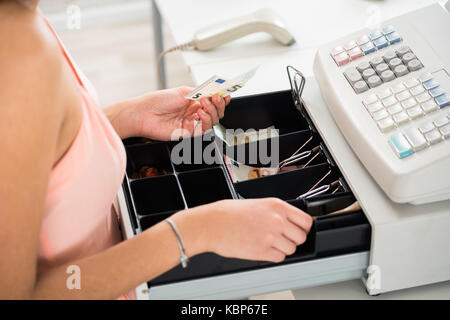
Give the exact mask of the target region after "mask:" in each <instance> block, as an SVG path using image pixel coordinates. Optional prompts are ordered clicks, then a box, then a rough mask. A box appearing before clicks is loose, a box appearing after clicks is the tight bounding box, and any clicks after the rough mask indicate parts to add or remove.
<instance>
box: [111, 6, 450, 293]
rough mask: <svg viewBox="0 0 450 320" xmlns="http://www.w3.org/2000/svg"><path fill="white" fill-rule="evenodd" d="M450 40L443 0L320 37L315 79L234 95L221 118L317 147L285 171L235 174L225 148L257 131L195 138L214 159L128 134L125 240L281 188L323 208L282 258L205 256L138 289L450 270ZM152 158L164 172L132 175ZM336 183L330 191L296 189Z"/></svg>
mask: <svg viewBox="0 0 450 320" xmlns="http://www.w3.org/2000/svg"><path fill="white" fill-rule="evenodd" d="M449 39H450V14H449V12H448V11H447V10H446V9H445V8H443V7H442V6H441V5H439V4H434V5H431V6H428V7H425V8H422V9H419V10H416V11H413V12H410V13H407V14H405V15H402V16H399V17H396V18H394V19H391V20H388V21H384V22H383V23H381V24H380V26H379V27H377V28H374V29H363V30H360V31H358V32H355V33H353V34H351V35H348V36H346V37H343V38H341V39H338V40H336V41H333V42H331V43H328V44H326V45H324V46H323V47H321V48H319V50H318V52H317V54H316V57H315V61H314V78H306V79H305V78H304V77H303V76H302V74H301V72H300V71H297V70H295V69H294V68H290V69H289V68H288V70H289V71H290V73H289V80H290V83H291V90H286V91H278V92H270V93H263V94H258V95H252V96H244V97H239V98H235V99H232V101H231V103H230V105H229V106H228V107H227V109H226V112H225V117H224V118H223V119H222V120H221V125H222V126H223V127H224V128H242V129H248V128H254V129H264V128H268V127H274V128H277V129H279V135H277V137H270V138H268V139H269V140H270V139H278V140H277V141H278V142H279V146H280V150H279V152H280V159H281V158H282V157H285V156H289V155H291V154H292V152H294V151H295V150H297V149H298V147H299V146H302V147H303V146H305V145H306V147H305V148H307V149H305V150H320V154H319V155H318V156H317V157H314V159H311V161H308V162H307V166H306V165H305V166H304V167H301V168H297V169H294V170H292V171H289V172H281V173H278V174H276V175H272V176H266V177H259V178H256V179H252V180H248V181H235V180H234V179H233V178H232V176H230V171H229V167H227V163H226V161H224V159H227V155H229V154H233V153H232V151H236V149H238V148H251V147H252V146H253V144H256V145H255V147H256V148H258V146H259V144H260V143H261V141H256V142H246V143H243V144H242V145H237V146H232V145H231V146H229V145H223V144H219V143H217V139H219V138H218V137H215V136H214V134H210V137H208V138H207V139H205V137H202V138H201V140H200V141H199V142H198V141H197V140H199V139H200V138H199V137H198V138H191V141H190V142H189V143H192V144H193V145H195V144H197V145H198V146H199V148H200V150H205V149H209V150H211V149H213V150H214V154H215V156H216V157H217V162H215V163H214V164H210V163H200V164H199V163H196V164H181V165H180V164H176V163H172V162H171V158H170V152H171V150H172V149H173V148H174V147H175V145H176V144H177V143H179V142H152V143H142V141H141V140H139V139H137V140H136V139H135V140H133V139H129V140H128V141H125V144H126V150H127V162H128V163H127V174H126V177H125V180H124V183H123V188H122V189H121V190H120V191H119V194H118V201H117V206H118V211H119V213H120V220H121V226H122V232H123V234H124V238H131V237H133V236H135V235H136V234H138V233H139V232H142V231H143V230H145V229H146V228H148V227H151V226H152V225H154V224H156V223H158V222H160V221H162V220H164V219H165V218H166V217H168V216H170V215H171V214H173V213H174V212H176V211H179V210H183V209H186V208H189V207H191V206H195V205H200V204H203V203H208V202H212V201H215V200H220V199H231V198H234V199H239V198H259V197H267V196H275V197H279V198H281V199H283V200H285V201H287V202H289V203H291V204H292V205H295V206H297V207H298V208H300V209H302V210H304V211H306V212H308V213H309V214H311V215H313V216H314V226H313V228H312V231H311V232H310V234H309V235H308V239H307V241H306V242H305V243H304V244H302V245H300V246H299V247H298V248H297V251H296V252H295V253H294V254H293V255H292V256H289V257H287V258H286V260H285V261H284V262H282V263H265V262H258V261H246V260H239V259H229V258H224V257H220V256H217V255H214V254H212V253H205V254H202V255H199V256H196V257H193V258H192V260H191V263H190V264H189V266H188V268H186V269H183V268H181V267H180V266H177V267H175V268H174V269H172V270H170V271H168V272H167V273H165V274H163V275H161V276H159V277H158V278H156V279H153V280H151V281H149V282H148V283H144V284H142V285H140V286H139V287H138V288H137V289H136V294H137V297H138V298H142V299H166V298H169V299H196V298H200V299H201V298H203V299H204V298H207V299H214V298H216V299H217V298H243V297H248V296H252V295H258V294H263V293H267V292H274V291H280V290H287V289H295V288H302V287H310V286H317V285H322V284H327V283H333V282H339V281H345V280H350V279H362V281H363V282H364V283H365V286H366V288H367V292H368V294H371V295H376V294H380V293H384V292H389V291H393V290H399V289H404V288H410V287H415V286H420V285H425V284H430V283H436V282H440V281H447V280H450V254H448V244H449V243H450V232H448V227H449V226H450V42H449ZM292 72H293V73H292ZM268 81H269V80H268ZM251 114H258V115H259V116H258V117H250V116H249V115H251ZM211 146H212V148H211ZM148 164H150V165H154V166H158V167H160V168H162V169H161V172H163V174H162V175H161V176H157V177H142V176H139V174H137V175H136V172H137V171H139V168H141V167H143V166H145V165H148ZM336 182H337V183H338V185H339V188H337V189H335V190H334V191H331V188H328V189H327V190H326V192H324V193H320V194H317V195H314V196H312V197H303V198H301V197H299V195H302V194H308V191H310V190H311V189H314V188H315V187H316V186H318V185H319V184H321V185H322V186H331V185H333V184H335V183H336ZM200 187H201V188H200ZM333 189H334V188H333ZM199 190H201V191H199ZM323 190H325V189H323ZM355 202H357V203H358V208H355V209H352V210H345V209H344V208H349V207H351V205H352V204H354V203H355Z"/></svg>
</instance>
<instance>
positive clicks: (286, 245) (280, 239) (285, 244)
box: [272, 235, 297, 256]
mask: <svg viewBox="0 0 450 320" xmlns="http://www.w3.org/2000/svg"><path fill="white" fill-rule="evenodd" d="M272 247H273V248H275V249H277V250H279V251H281V252H282V253H283V254H285V255H287V256H289V255H291V254H293V253H294V252H295V249H297V245H296V244H295V243H294V242H292V241H291V240H289V239H287V238H286V237H284V236H282V235H279V236H277V237H276V238H275V239H274V241H273V244H272Z"/></svg>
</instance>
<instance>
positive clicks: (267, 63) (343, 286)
mask: <svg viewBox="0 0 450 320" xmlns="http://www.w3.org/2000/svg"><path fill="white" fill-rule="evenodd" d="M433 2H436V1H430V0H408V1H405V0H386V1H363V0H346V1H344V0H342V1H335V0H327V1H325V0H322V1H308V2H306V1H288V0H278V1H276V2H274V1H268V0H251V1H245V2H244V1H237V0H230V1H227V3H226V6H227V8H229V9H227V10H218V9H217V8H221V7H223V2H219V1H212V0H195V1H176V0H164V1H160V0H159V1H158V0H155V3H156V5H157V6H158V8H159V12H160V13H161V16H162V19H163V20H164V21H165V22H166V23H167V25H168V26H169V28H170V30H171V32H172V34H173V36H174V38H175V41H176V42H177V43H184V42H187V41H190V40H191V37H192V35H193V34H194V32H195V31H196V30H197V29H200V28H202V27H204V26H207V25H209V24H211V23H215V22H218V21H220V19H227V18H229V17H234V16H238V15H243V14H246V13H249V12H251V11H254V10H256V9H258V8H262V7H270V8H273V9H274V10H276V11H277V12H278V13H279V14H280V15H281V16H282V17H283V19H284V20H285V22H286V23H287V25H288V27H289V29H290V31H291V32H292V33H293V34H294V36H295V37H296V39H297V43H296V44H295V45H294V46H291V47H282V46H280V45H278V44H277V43H276V42H275V41H274V40H272V39H271V38H270V37H269V36H268V35H265V34H255V35H252V36H249V37H246V38H243V39H240V40H238V41H235V42H232V43H229V44H227V45H224V46H222V47H220V48H217V49H215V50H213V51H210V52H198V51H185V52H183V53H182V55H183V58H184V60H185V63H186V65H187V67H188V69H189V70H190V71H191V73H192V76H193V78H194V81H195V82H196V83H200V82H202V81H204V80H205V79H207V78H208V77H210V76H211V75H212V74H221V75H223V76H229V77H232V76H235V75H237V74H239V73H241V72H243V71H246V70H247V69H250V68H251V67H253V66H255V65H260V68H259V70H258V73H257V75H256V76H255V78H254V79H252V80H251V81H250V82H249V83H248V84H247V85H246V87H244V88H243V89H242V90H240V91H239V92H238V94H239V95H246V94H252V93H261V92H268V91H274V90H281V89H287V88H289V84H288V80H287V76H286V71H285V66H286V65H288V64H292V65H293V66H295V67H297V68H299V69H300V70H302V72H303V73H305V75H307V76H308V75H312V62H313V58H314V54H315V50H316V48H317V47H318V46H319V45H321V44H322V43H325V42H328V41H330V40H332V39H335V38H338V37H341V36H344V35H345V34H347V33H351V32H353V31H355V30H358V29H361V28H363V27H365V26H369V27H370V26H373V25H374V24H376V23H377V22H381V21H383V20H386V19H389V18H392V17H394V16H396V15H400V14H402V13H405V12H408V11H411V10H414V9H418V8H420V7H423V6H426V5H428V4H430V3H433ZM441 2H442V1H441ZM444 2H445V1H444ZM337 13H338V14H337ZM294 296H295V297H296V298H297V299H306V298H326V299H345V298H352V299H359V298H361V299H367V298H370V299H377V298H394V299H414V298H418V299H419V298H420V299H422V298H428V299H433V298H450V282H444V283H440V284H435V285H430V286H424V287H419V288H413V289H408V290H403V291H399V292H394V293H388V294H383V295H381V297H369V296H368V295H367V294H366V293H365V290H364V287H363V285H362V283H361V282H360V281H350V282H345V283H338V284H332V285H327V286H322V287H317V288H309V289H301V290H295V291H294Z"/></svg>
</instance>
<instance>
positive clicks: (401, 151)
mask: <svg viewBox="0 0 450 320" xmlns="http://www.w3.org/2000/svg"><path fill="white" fill-rule="evenodd" d="M389 142H390V144H391V146H392V147H393V148H394V151H395V152H396V153H397V156H398V157H399V158H400V159H403V158H406V157H407V156H410V155H412V154H413V149H412V147H411V145H410V144H409V142H408V140H406V138H405V136H404V135H403V134H402V133H397V134H394V135H393V136H391V138H390V139H389Z"/></svg>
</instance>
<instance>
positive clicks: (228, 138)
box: [213, 123, 278, 146]
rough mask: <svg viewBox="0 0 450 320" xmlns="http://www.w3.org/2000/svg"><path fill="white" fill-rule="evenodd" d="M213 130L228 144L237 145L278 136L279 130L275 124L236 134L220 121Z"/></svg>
mask: <svg viewBox="0 0 450 320" xmlns="http://www.w3.org/2000/svg"><path fill="white" fill-rule="evenodd" d="M213 130H214V133H215V134H216V136H217V137H219V138H220V139H221V140H222V141H224V142H225V143H226V144H227V146H236V145H240V144H244V143H250V142H254V141H258V140H264V139H269V138H276V137H278V130H276V129H275V126H270V127H268V128H265V129H259V130H247V131H244V132H241V133H237V134H236V133H233V132H232V131H229V132H227V130H226V128H225V127H224V126H223V125H221V124H220V123H218V124H216V125H215V126H214V127H213Z"/></svg>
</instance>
